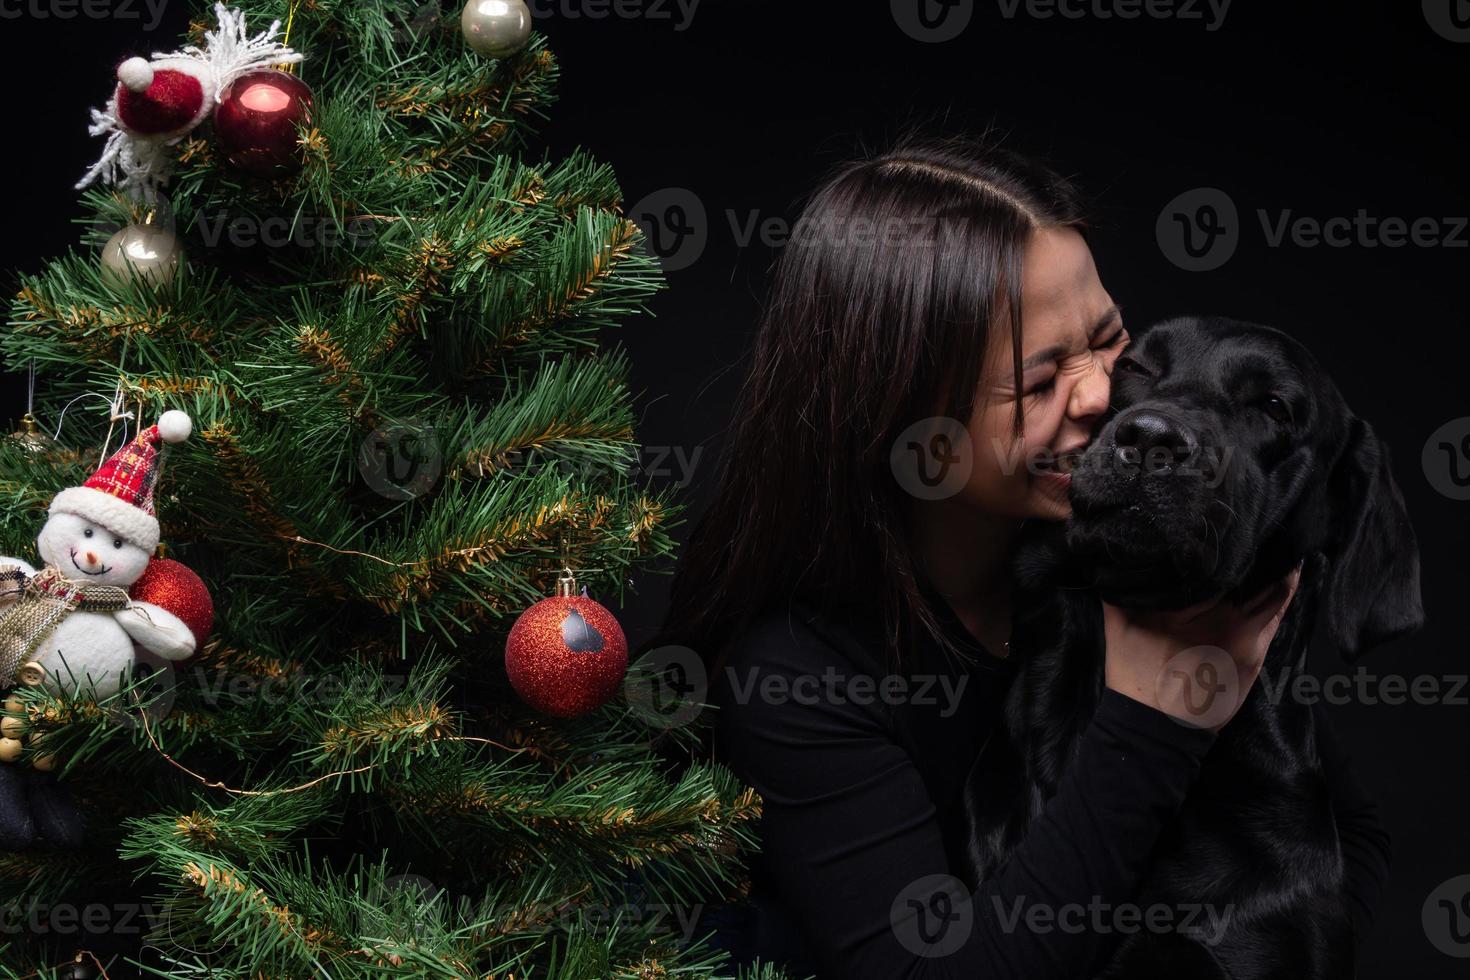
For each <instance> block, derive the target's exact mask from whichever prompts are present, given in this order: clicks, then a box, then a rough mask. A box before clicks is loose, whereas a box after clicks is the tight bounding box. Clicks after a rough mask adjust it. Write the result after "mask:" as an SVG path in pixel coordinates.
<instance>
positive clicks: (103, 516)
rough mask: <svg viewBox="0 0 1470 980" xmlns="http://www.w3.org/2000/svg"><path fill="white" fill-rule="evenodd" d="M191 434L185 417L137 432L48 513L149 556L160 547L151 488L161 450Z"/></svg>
mask: <svg viewBox="0 0 1470 980" xmlns="http://www.w3.org/2000/svg"><path fill="white" fill-rule="evenodd" d="M193 429H194V423H193V421H192V420H190V418H189V416H188V415H186V414H184V413H183V412H179V411H170V412H164V413H163V415H161V416H159V419H158V424H157V425H154V426H150V427H148V428H147V429H144V430H143V431H142V432H139V433H138V436H137V438H136V439H134V440H133V441H132V442H130V443H128V444H127V445H126V446H123V447H122V448H121V449H119V450H118V451H117V452H116V453H114V454H113V456H112V458H111V459H109V460H108V461H107V462H105V463H103V464H102V467H101V468H100V469H98V470H97V472H96V473H94V474H93V475H92V477H91V479H89V480H88V481H87V482H86V483H84V484H83V485H82V486H79V487H68V488H67V489H65V490H63V491H61V492H60V493H58V494H57V495H56V497H55V499H54V500H52V501H51V511H50V512H51V513H52V514H75V515H76V516H78V517H80V518H82V519H84V520H88V521H91V522H93V523H94V524H100V525H101V526H103V527H105V528H107V529H108V530H109V531H111V532H112V533H113V534H116V535H118V536H120V537H122V538H124V539H125V540H127V541H129V542H131V543H132V544H135V545H137V546H138V547H140V548H142V549H143V550H144V551H146V552H149V553H150V554H151V553H152V552H153V549H154V548H156V547H158V534H159V529H158V518H157V517H155V516H154V515H153V486H154V484H155V483H156V482H157V481H158V464H159V450H160V448H161V445H160V444H161V443H165V442H183V441H184V440H185V439H187V438H189V433H190V432H192V431H193Z"/></svg>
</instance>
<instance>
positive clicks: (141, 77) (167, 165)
mask: <svg viewBox="0 0 1470 980" xmlns="http://www.w3.org/2000/svg"><path fill="white" fill-rule="evenodd" d="M214 12H215V16H217V17H218V18H219V29H218V30H214V31H209V32H207V33H205V35H204V40H205V45H204V47H203V48H198V47H195V46H193V45H190V46H189V47H186V48H184V49H183V50H182V51H175V52H172V53H170V54H154V55H153V58H152V59H151V60H148V59H144V58H129V59H128V60H126V61H124V62H123V63H122V64H121V65H119V66H118V69H117V88H116V90H115V91H114V92H113V95H112V98H111V99H109V100H108V103H107V108H106V110H101V111H99V110H97V109H93V110H92V126H91V128H90V129H89V130H88V131H89V132H90V133H91V134H92V135H93V136H101V135H103V134H104V133H105V134H107V146H106V148H105V149H104V150H103V151H102V158H101V159H100V160H98V161H97V162H96V163H95V164H94V165H93V166H92V169H90V170H88V171H87V174H86V176H85V177H83V178H82V179H81V180H80V181H78V183H77V190H81V189H82V188H84V187H87V186H88V185H90V184H92V183H94V182H95V181H97V180H99V179H100V180H101V181H102V182H103V183H107V184H117V185H119V186H121V187H123V188H124V189H126V190H128V191H130V192H131V193H133V194H134V195H135V196H140V197H142V198H143V199H144V200H146V201H149V202H150V203H151V202H152V201H153V200H154V199H155V198H156V196H157V192H158V188H160V187H162V186H164V185H165V184H167V183H168V179H169V177H170V175H171V172H172V170H173V160H172V158H171V156H170V155H169V154H168V153H167V152H165V151H166V149H167V147H169V146H171V145H172V144H174V143H176V142H178V141H179V140H180V139H182V138H183V137H184V136H185V135H187V134H188V133H189V132H190V131H192V130H193V129H194V127H195V126H198V125H199V124H200V123H201V122H203V121H204V120H205V119H206V118H207V117H208V116H209V114H210V113H211V112H213V111H214V107H215V106H216V105H217V104H218V103H219V99H220V95H221V93H223V92H224V90H225V88H226V87H227V86H228V85H229V84H230V83H231V82H233V81H234V80H235V79H236V78H238V77H239V76H240V75H242V74H244V73H245V72H247V71H251V70H253V69H256V68H262V67H265V66H267V65H282V64H295V63H297V62H299V61H301V60H302V57H303V56H302V55H300V54H298V53H297V52H295V51H292V50H291V49H290V48H288V47H286V46H285V45H283V44H280V43H279V42H277V41H276V40H275V36H276V32H277V31H279V30H280V28H281V22H280V21H278V20H277V21H273V22H272V23H271V26H270V28H269V29H268V30H265V31H263V32H261V33H260V34H257V35H256V36H255V37H249V36H247V35H246V33H245V15H244V14H243V13H241V12H240V11H238V10H230V9H228V8H227V7H225V5H224V4H222V3H221V4H216V5H215V8H214Z"/></svg>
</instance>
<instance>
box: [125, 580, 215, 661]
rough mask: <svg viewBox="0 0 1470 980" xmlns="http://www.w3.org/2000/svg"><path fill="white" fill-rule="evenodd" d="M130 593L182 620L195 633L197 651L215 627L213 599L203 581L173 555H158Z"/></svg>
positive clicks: (195, 649)
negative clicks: (171, 556)
mask: <svg viewBox="0 0 1470 980" xmlns="http://www.w3.org/2000/svg"><path fill="white" fill-rule="evenodd" d="M128 594H129V595H130V596H132V598H133V599H134V600H135V601H137V602H151V603H153V604H154V605H155V606H158V607H159V608H161V609H164V610H166V611H168V612H171V613H173V614H174V615H175V616H177V617H179V619H181V620H183V623H184V625H185V626H187V627H189V632H191V633H193V634H194V652H195V653H198V652H199V648H200V647H202V646H203V645H204V641H205V639H206V638H207V637H208V636H209V631H210V630H212V629H213V628H214V600H213V599H212V598H211V597H210V595H209V588H208V586H206V585H205V584H204V580H203V579H201V578H200V577H199V576H198V575H195V574H194V572H193V570H192V569H190V568H188V567H187V566H185V565H181V564H179V563H178V562H176V561H174V560H173V559H171V558H155V559H153V560H152V561H150V562H149V563H148V567H147V568H145V569H144V570H143V575H142V577H141V578H139V579H138V581H136V582H134V583H133V587H132V588H131V589H129V590H128Z"/></svg>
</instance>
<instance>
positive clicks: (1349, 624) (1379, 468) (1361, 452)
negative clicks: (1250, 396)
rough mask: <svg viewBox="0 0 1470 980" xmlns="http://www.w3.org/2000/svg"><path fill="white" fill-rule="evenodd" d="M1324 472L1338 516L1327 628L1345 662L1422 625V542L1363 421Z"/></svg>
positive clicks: (1383, 451) (1383, 450)
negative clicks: (1327, 476)
mask: <svg viewBox="0 0 1470 980" xmlns="http://www.w3.org/2000/svg"><path fill="white" fill-rule="evenodd" d="M1351 426H1352V427H1351V430H1350V433H1349V436H1348V444H1347V447H1346V448H1345V449H1344V450H1343V453H1342V455H1341V456H1340V457H1339V458H1338V461H1337V465H1336V466H1335V467H1334V469H1333V471H1332V473H1331V475H1330V476H1329V478H1328V479H1329V484H1328V497H1329V499H1330V500H1331V502H1332V507H1333V510H1334V514H1335V519H1334V535H1333V544H1332V545H1331V546H1330V547H1329V549H1328V553H1327V557H1328V559H1329V561H1330V562H1331V567H1330V569H1329V571H1328V578H1327V587H1326V590H1325V593H1324V602H1325V606H1324V608H1325V612H1326V616H1327V627H1328V630H1329V632H1330V634H1331V636H1332V640H1333V642H1334V643H1335V644H1336V645H1337V647H1338V649H1340V650H1341V651H1342V653H1343V655H1344V657H1345V658H1346V659H1347V660H1349V661H1350V662H1351V661H1353V660H1356V659H1357V658H1358V656H1360V655H1361V654H1362V653H1363V652H1365V651H1367V650H1370V649H1372V648H1373V647H1376V646H1378V645H1380V644H1383V643H1387V642H1388V641H1390V640H1393V639H1396V638H1397V637H1400V636H1404V635H1405V634H1407V633H1412V632H1413V631H1415V630H1417V629H1418V628H1419V627H1420V626H1422V625H1423V624H1424V604H1423V601H1422V599H1421V597H1420V594H1419V545H1418V542H1417V541H1416V540H1415V538H1414V527H1413V525H1412V524H1410V523H1409V512H1408V509H1407V508H1406V507H1405V506H1404V498H1403V495H1402V494H1401V493H1400V492H1399V488H1398V484H1397V483H1395V482H1394V479H1393V472H1392V470H1391V468H1390V464H1389V452H1388V446H1387V445H1385V444H1384V443H1383V442H1381V441H1380V440H1379V439H1378V436H1377V434H1376V433H1374V431H1373V427H1372V426H1370V425H1369V424H1368V423H1367V422H1364V421H1363V420H1362V419H1359V418H1354V419H1353V420H1352V423H1351Z"/></svg>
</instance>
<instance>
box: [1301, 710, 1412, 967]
mask: <svg viewBox="0 0 1470 980" xmlns="http://www.w3.org/2000/svg"><path fill="white" fill-rule="evenodd" d="M1312 714H1313V717H1314V718H1315V723H1316V731H1317V750H1318V752H1319V753H1320V755H1321V758H1322V768H1323V770H1324V772H1325V774H1326V777H1327V785H1328V790H1329V792H1330V793H1331V796H1332V812H1333V816H1334V818H1335V820H1336V823H1337V835H1338V839H1339V840H1340V841H1341V844H1342V856H1343V861H1344V863H1345V864H1346V866H1347V884H1348V896H1349V898H1350V899H1351V902H1350V906H1349V910H1350V912H1351V914H1352V919H1353V934H1354V936H1355V937H1356V938H1357V941H1358V943H1359V944H1361V943H1362V941H1363V939H1364V937H1366V936H1367V934H1368V930H1369V929H1370V928H1371V927H1372V925H1373V918H1374V915H1375V913H1376V912H1377V910H1378V902H1379V899H1380V898H1381V897H1382V895H1383V888H1384V885H1385V884H1386V883H1387V881H1388V869H1389V865H1390V863H1391V862H1392V860H1393V841H1392V838H1391V837H1390V836H1389V833H1388V830H1387V829H1386V828H1385V827H1384V826H1383V821H1382V818H1381V817H1380V815H1379V812H1378V805H1377V804H1376V803H1374V802H1373V800H1372V798H1371V797H1369V796H1368V794H1367V793H1366V792H1365V791H1364V790H1363V787H1362V785H1361V784H1360V783H1359V782H1358V779H1357V776H1356V775H1355V774H1354V772H1353V768H1352V760H1351V758H1350V757H1349V755H1348V753H1347V750H1346V749H1345V748H1344V747H1343V745H1342V743H1341V741H1340V740H1339V739H1338V737H1337V733H1336V730H1335V729H1334V728H1333V725H1332V718H1331V717H1330V716H1329V714H1328V712H1327V706H1326V704H1325V703H1324V702H1323V701H1322V700H1321V699H1320V698H1319V699H1317V700H1316V701H1315V702H1313V704H1312Z"/></svg>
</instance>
